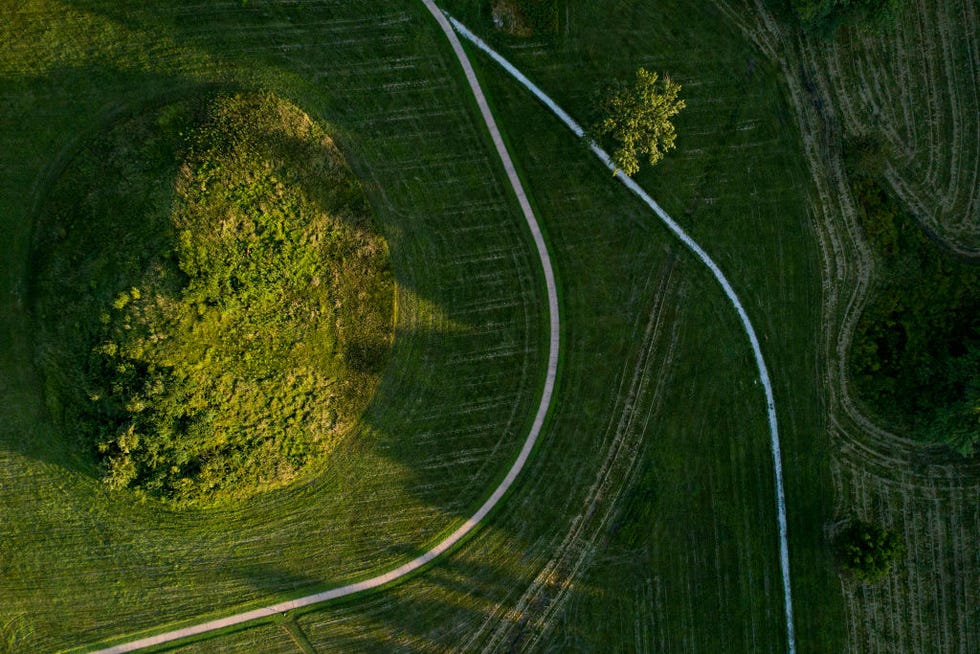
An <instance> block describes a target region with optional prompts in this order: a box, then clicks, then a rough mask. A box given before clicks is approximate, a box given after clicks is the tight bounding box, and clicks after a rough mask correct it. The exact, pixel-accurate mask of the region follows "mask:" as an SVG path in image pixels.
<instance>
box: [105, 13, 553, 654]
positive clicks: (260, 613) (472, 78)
mask: <svg viewBox="0 0 980 654" xmlns="http://www.w3.org/2000/svg"><path fill="white" fill-rule="evenodd" d="M422 3H423V4H424V5H425V7H426V8H427V9H428V10H429V11H430V12H431V13H432V15H433V17H435V19H436V21H437V22H438V23H439V27H441V28H442V30H443V32H444V33H445V35H446V37H447V38H448V39H449V42H450V44H451V45H452V47H453V51H454V52H455V54H456V57H457V59H459V62H460V64H461V65H462V67H463V72H464V73H465V74H466V80H467V82H468V83H469V86H470V90H471V91H472V92H473V95H474V97H475V98H476V101H477V104H478V105H479V108H480V113H481V114H482V116H483V120H484V122H485V123H486V126H487V129H488V130H489V131H490V136H491V138H492V139H493V144H494V147H495V148H496V150H497V154H498V155H499V156H500V160H501V162H502V163H503V166H504V170H505V172H506V173H507V178H508V180H509V182H510V184H511V186H512V187H513V189H514V193H515V195H516V196H517V201H518V203H519V204H520V207H521V212H522V213H523V214H524V219H525V220H526V222H527V226H528V228H529V229H530V231H531V236H532V238H533V239H534V244H535V247H536V248H537V252H538V257H539V258H540V260H541V268H542V271H543V273H544V281H545V286H546V289H547V293H548V319H549V344H548V367H547V371H546V375H545V382H544V388H543V389H542V391H541V399H540V401H539V402H538V409H537V413H536V414H535V416H534V422H533V423H532V425H531V429H530V431H529V432H528V436H527V438H526V439H525V441H524V446H523V447H522V448H521V451H520V453H519V454H518V455H517V459H516V460H515V461H514V463H513V465H512V466H511V468H510V470H508V471H507V475H506V476H505V477H504V479H503V481H502V482H501V483H500V485H499V486H497V488H496V489H495V490H494V491H493V493H492V494H491V495H490V497H489V498H487V500H486V501H485V502H484V503H483V506H481V507H480V508H479V509H478V510H477V511H476V513H474V514H473V515H472V516H471V517H470V518H468V519H467V520H466V521H464V522H463V523H462V524H461V525H460V526H459V528H457V529H456V530H455V531H454V532H453V533H452V534H450V535H449V536H448V537H447V538H445V539H444V540H443V541H441V542H440V543H438V544H436V545H435V546H433V547H432V549H430V550H429V551H428V552H426V553H425V554H422V555H421V556H419V557H417V558H415V559H413V560H411V561H409V562H408V563H405V564H403V565H401V566H399V567H397V568H395V569H394V570H391V571H389V572H386V573H384V574H381V575H378V576H377V577H373V578H371V579H366V580H364V581H360V582H357V583H353V584H348V585H346V586H341V587H339V588H333V589H331V590H328V591H324V592H322V593H315V594H313V595H307V596H305V597H299V598H296V599H292V600H287V601H285V602H279V603H277V604H272V605H269V606H264V607H262V608H258V609H253V610H251V611H245V612H243V613H238V614H235V615H230V616H226V617H224V618H218V619H216V620H210V621H208V622H203V623H200V624H197V625H192V626H189V627H184V628H182V629H175V630H173V631H168V632H165V633H161V634H157V635H155V636H148V637H146V638H141V639H139V640H133V641H130V642H127V643H121V644H119V645H115V646H112V647H108V648H105V649H101V650H98V651H97V652H96V654H114V653H117V652H133V651H136V650H140V649H144V648H147V647H152V646H154V645H161V644H164V643H169V642H173V641H176V640H181V639H184V638H190V637H192V636H199V635H201V634H205V633H208V632H211V631H217V630H219V629H224V628H226V627H232V626H235V625H239V624H242V623H245V622H251V621H253V620H260V619H262V618H268V617H271V616H274V615H277V614H280V613H285V612H287V611H292V610H295V609H299V608H302V607H306V606H310V605H312V604H319V603H321V602H328V601H330V600H335V599H338V598H341V597H347V596H349V595H354V594H356V593H361V592H364V591H367V590H371V589H374V588H378V587H380V586H384V585H386V584H390V583H392V582H394V581H397V580H398V579H401V578H402V577H405V576H406V575H409V574H411V573H413V572H415V571H416V570H419V569H420V568H422V567H424V566H426V565H428V564H429V563H431V562H432V561H433V560H435V559H436V558H437V557H439V556H440V555H441V554H443V553H444V552H446V551H447V550H449V549H450V548H452V547H453V546H454V545H456V544H457V543H458V542H459V541H460V540H462V539H463V538H464V537H465V536H466V535H467V534H468V533H470V532H471V531H473V529H475V528H476V527H477V525H479V524H480V522H481V521H483V519H484V518H485V517H486V516H487V514H489V513H490V511H492V510H493V508H494V507H495V506H496V505H497V504H498V503H499V502H500V500H501V498H503V496H504V495H505V494H506V493H507V491H508V490H510V487H511V486H513V484H514V481H516V479H517V476H518V475H519V474H520V473H521V470H523V469H524V465H525V464H526V463H527V460H528V457H529V456H530V454H531V450H532V449H533V448H534V445H535V443H536V442H537V440H538V436H539V435H540V434H541V430H542V428H543V427H544V422H545V418H546V417H547V415H548V410H549V408H550V407H551V398H552V396H553V394H554V390H555V380H556V378H557V375H558V350H559V345H560V333H561V321H560V316H559V313H558V290H557V286H556V283H555V274H554V269H553V268H552V265H551V257H550V256H549V255H548V247H547V245H546V244H545V240H544V236H543V235H542V233H541V228H540V227H539V225H538V221H537V219H536V218H535V216H534V212H533V210H532V209H531V204H530V202H528V199H527V194H526V193H525V192H524V187H523V185H522V184H521V181H520V179H519V178H518V176H517V172H516V170H515V168H514V163H513V161H512V160H511V158H510V154H509V153H508V152H507V148H506V147H505V146H504V141H503V138H502V137H501V135H500V130H499V129H498V128H497V123H496V121H495V120H494V118H493V115H492V114H491V113H490V107H489V105H488V104H487V100H486V98H485V97H484V95H483V90H482V89H481V87H480V84H479V82H478V81H477V78H476V73H475V72H474V71H473V67H472V66H471V65H470V61H469V59H468V58H467V56H466V52H465V51H464V50H463V44H462V43H460V41H459V38H458V37H457V36H456V33H455V32H453V29H452V27H451V26H450V24H449V22H448V20H447V19H446V17H445V16H443V14H442V12H440V11H439V9H438V8H437V7H436V5H435V4H434V3H433V2H432V0H422Z"/></svg>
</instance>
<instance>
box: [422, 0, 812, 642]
mask: <svg viewBox="0 0 980 654" xmlns="http://www.w3.org/2000/svg"><path fill="white" fill-rule="evenodd" d="M423 2H425V3H426V6H428V5H430V4H431V0H423ZM444 13H446V16H447V17H448V19H449V21H450V22H451V23H452V25H453V27H455V28H456V30H457V31H458V32H459V33H460V34H461V35H462V36H463V37H464V38H466V39H467V40H468V41H470V42H471V43H473V44H474V45H475V46H476V47H477V48H479V49H480V50H482V51H483V52H485V53H486V54H487V55H489V56H490V58H491V59H493V60H494V61H496V62H497V63H498V64H500V65H501V66H502V67H503V68H504V70H506V71H507V72H508V73H509V74H510V75H511V76H513V77H514V78H515V79H517V81H518V82H520V83H521V85H523V86H524V87H525V88H527V89H528V90H529V91H531V93H533V94H534V95H535V96H536V97H537V98H538V99H539V100H541V102H543V103H544V105H545V106H546V107H548V109H549V110H551V111H552V113H554V114H555V115H556V116H558V118H559V119H560V120H561V121H562V122H563V123H565V125H567V126H568V128H569V129H571V130H572V131H573V132H574V133H575V135H576V136H578V137H579V138H584V137H585V132H584V130H583V129H582V127H581V126H580V125H579V124H578V123H576V122H575V120H573V119H572V117H571V116H569V115H568V113H566V112H565V111H564V110H563V109H562V108H561V107H559V106H558V105H557V104H555V102H554V101H552V100H551V98H549V97H548V96H547V95H546V94H545V93H544V92H543V91H542V90H541V89H540V88H538V87H537V86H536V85H535V84H534V83H533V82H531V80H529V79H528V78H527V77H526V76H525V75H524V74H522V73H521V72H520V71H519V70H518V69H517V68H515V67H514V66H513V65H512V64H511V63H510V62H508V61H507V60H506V59H504V58H503V57H502V56H501V55H500V54H499V53H497V52H496V51H495V50H493V49H492V48H490V46H488V45H487V44H486V43H485V42H484V41H483V40H482V39H480V38H479V37H478V36H476V35H475V34H473V33H472V32H471V31H469V30H468V29H467V28H466V27H465V26H464V25H463V24H462V23H460V22H459V21H457V20H456V19H455V18H453V17H452V16H450V15H449V14H448V13H447V12H444ZM589 147H590V149H591V150H592V152H593V153H595V155H596V156H597V157H598V158H599V159H600V160H601V161H602V162H603V163H604V164H605V165H606V167H607V168H609V170H611V171H612V172H613V175H614V176H615V177H617V178H618V179H619V181H621V182H622V183H623V184H624V185H625V186H626V188H628V189H629V190H630V191H632V192H633V193H634V194H635V195H636V196H637V197H639V198H640V199H641V200H643V202H644V203H645V204H646V205H647V206H649V207H650V208H651V209H652V210H653V212H654V213H655V214H657V216H658V217H659V218H660V220H661V221H663V223H664V224H665V225H666V226H667V227H668V228H669V229H670V231H672V232H673V233H674V234H675V235H676V236H677V238H679V239H680V240H681V241H682V242H683V243H684V245H686V246H687V247H688V249H690V250H691V251H692V252H693V253H694V254H695V255H696V256H697V257H698V259H700V260H701V262H702V263H704V265H706V266H707V267H708V269H709V270H711V274H712V275H714V277H715V279H716V280H717V281H718V283H719V284H720V285H721V287H722V290H724V292H725V295H726V296H727V297H728V299H729V300H730V301H731V303H732V305H733V306H734V307H735V311H736V312H737V313H738V317H739V319H740V320H741V321H742V325H743V327H744V328H745V333H746V334H747V335H748V337H749V341H750V342H751V344H752V352H753V353H754V354H755V361H756V365H757V366H758V368H759V378H760V380H761V382H762V387H763V389H764V390H765V394H766V410H767V412H768V416H769V433H770V447H771V450H772V458H773V468H774V470H775V477H776V478H775V487H776V511H777V515H778V521H779V562H780V569H781V571H782V577H783V600H784V602H783V603H784V607H785V613H786V638H787V646H788V649H789V652H790V654H794V653H795V652H796V636H795V632H794V627H793V600H792V594H791V589H790V577H789V543H788V538H787V525H786V496H785V492H784V490H783V468H782V455H781V452H780V447H779V429H778V426H777V423H776V404H775V400H774V398H773V390H772V383H771V382H770V380H769V371H768V368H767V367H766V362H765V360H764V359H763V356H762V349H761V347H760V346H759V339H758V337H757V336H756V333H755V329H754V328H753V327H752V322H751V321H750V320H749V316H748V314H747V313H746V312H745V308H744V307H743V306H742V303H741V301H740V300H739V299H738V296H737V295H736V294H735V290H734V289H733V288H732V285H731V284H730V283H729V282H728V279H727V278H726V277H725V275H724V274H723V273H722V272H721V269H720V268H719V267H718V265H717V264H716V263H715V262H714V261H713V260H712V259H711V257H709V256H708V253H707V252H705V251H704V249H703V248H702V247H701V246H700V245H698V244H697V242H695V241H694V239H692V238H691V237H690V236H688V234H687V232H685V231H684V229H683V228H681V226H680V225H679V224H677V222H675V221H674V220H673V219H672V218H671V217H670V216H669V215H668V214H667V212H666V211H664V210H663V209H662V208H661V207H660V205H659V204H657V202H656V200H654V199H653V198H651V197H650V196H649V195H648V194H647V193H646V191H644V190H643V189H642V188H641V187H640V186H639V184H637V183H636V182H634V181H633V180H632V179H631V178H630V177H628V176H626V175H624V174H623V173H622V171H620V170H619V169H618V168H617V166H616V164H615V163H613V161H612V159H611V158H610V157H609V155H608V154H607V153H606V152H605V150H603V149H602V148H600V147H599V146H598V145H596V144H595V143H590V146H589Z"/></svg>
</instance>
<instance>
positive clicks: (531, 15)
mask: <svg viewBox="0 0 980 654" xmlns="http://www.w3.org/2000/svg"><path fill="white" fill-rule="evenodd" d="M491 11H492V13H493V20H494V24H495V25H496V26H497V28H498V29H501V30H503V31H504V32H507V33H509V34H512V35H514V36H525V37H526V36H532V35H535V34H538V35H545V36H546V35H550V34H556V33H557V32H558V0H493V1H492V3H491Z"/></svg>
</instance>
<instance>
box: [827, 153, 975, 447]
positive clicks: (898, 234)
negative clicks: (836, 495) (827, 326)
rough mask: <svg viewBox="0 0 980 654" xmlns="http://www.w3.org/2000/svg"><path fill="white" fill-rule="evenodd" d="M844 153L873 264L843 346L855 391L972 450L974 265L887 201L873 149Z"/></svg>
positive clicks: (934, 437)
mask: <svg viewBox="0 0 980 654" xmlns="http://www.w3.org/2000/svg"><path fill="white" fill-rule="evenodd" d="M846 155H847V157H846V163H847V167H848V170H849V173H850V177H851V184H852V189H853V191H854V194H855V197H856V198H857V200H858V202H859V204H860V218H861V225H862V227H863V229H864V232H865V235H866V237H867V238H868V240H869V241H870V243H871V245H872V247H873V248H874V249H875V250H876V251H877V252H878V253H879V254H880V255H881V261H882V270H881V276H880V282H879V284H878V287H877V288H876V289H875V292H874V295H873V297H872V299H871V301H870V302H869V304H868V306H867V307H866V309H865V311H864V314H863V315H862V316H861V319H860V320H859V321H858V324H857V328H856V331H855V335H854V343H853V346H852V349H851V362H850V365H851V370H852V373H853V378H854V380H855V383H856V387H857V390H858V393H859V395H860V396H861V397H863V398H865V400H866V401H867V402H868V403H869V404H870V405H871V406H872V407H873V408H874V409H875V410H876V411H878V412H879V413H880V414H882V415H883V416H885V417H887V418H888V419H890V420H892V421H895V422H897V423H898V424H899V425H901V426H903V427H905V428H907V429H909V430H911V431H912V433H914V434H915V435H917V436H918V437H919V438H921V439H924V440H928V441H933V442H940V443H946V444H948V445H949V446H950V447H952V448H953V449H955V450H956V451H958V452H960V453H961V454H962V455H964V456H969V455H971V454H973V452H974V450H975V448H976V447H977V445H978V444H980V267H977V266H976V265H970V264H968V263H965V262H962V261H959V260H958V259H957V258H956V257H955V256H954V255H951V254H949V253H947V252H946V251H944V250H943V249H942V248H941V247H940V246H938V245H937V244H936V243H934V242H932V240H930V238H929V237H928V235H927V234H925V233H924V232H923V230H922V228H921V227H920V226H919V225H918V223H917V222H916V221H915V220H914V219H913V218H912V217H911V216H909V215H908V214H907V212H905V211H904V210H903V209H902V208H901V207H900V206H899V205H898V204H897V203H896V202H895V200H894V199H893V198H892V197H891V195H890V194H889V193H888V192H887V190H886V188H885V185H884V183H883V182H882V181H881V177H880V176H879V175H880V161H881V157H882V156H883V155H882V153H881V151H880V146H879V145H876V144H875V143H874V142H873V140H869V139H866V138H864V139H857V140H854V141H851V142H850V143H849V144H848V151H847V153H846Z"/></svg>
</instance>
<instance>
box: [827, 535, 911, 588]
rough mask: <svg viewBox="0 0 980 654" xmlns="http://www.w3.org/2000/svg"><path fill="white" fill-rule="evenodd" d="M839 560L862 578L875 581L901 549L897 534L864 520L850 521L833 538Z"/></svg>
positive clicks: (890, 565) (887, 569) (900, 552)
mask: <svg viewBox="0 0 980 654" xmlns="http://www.w3.org/2000/svg"><path fill="white" fill-rule="evenodd" d="M836 549H837V554H838V556H839V557H840V559H841V563H842V565H843V566H844V568H846V569H847V570H849V571H850V572H852V573H854V574H855V575H856V576H857V577H858V578H859V579H862V580H863V581H877V580H878V579H881V578H882V577H884V576H885V575H886V574H888V571H889V570H891V568H892V564H893V563H894V562H895V560H896V559H898V558H899V557H900V556H901V555H902V553H903V552H904V551H905V547H904V546H903V545H902V542H901V540H900V539H899V537H898V534H897V533H895V532H894V531H891V530H889V529H885V528H884V527H880V526H878V525H873V524H869V523H867V522H861V521H855V522H852V523H851V524H850V525H849V526H848V527H847V528H846V529H845V530H844V531H842V532H841V533H840V535H838V536H837V539H836Z"/></svg>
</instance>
